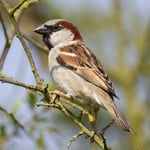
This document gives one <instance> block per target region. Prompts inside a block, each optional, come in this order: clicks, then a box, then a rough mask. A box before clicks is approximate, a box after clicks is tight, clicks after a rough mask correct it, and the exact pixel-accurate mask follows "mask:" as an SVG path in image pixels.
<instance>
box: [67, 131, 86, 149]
mask: <svg viewBox="0 0 150 150" xmlns="http://www.w3.org/2000/svg"><path fill="white" fill-rule="evenodd" d="M83 134H84V132H83V131H82V130H81V131H79V132H78V133H77V134H75V135H74V136H73V137H72V138H71V139H70V140H69V142H68V144H67V147H68V149H69V148H70V147H71V144H72V142H74V141H76V140H77V138H78V137H79V136H81V135H83Z"/></svg>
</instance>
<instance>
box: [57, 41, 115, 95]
mask: <svg viewBox="0 0 150 150" xmlns="http://www.w3.org/2000/svg"><path fill="white" fill-rule="evenodd" d="M60 51H61V52H62V53H61V52H60V54H59V56H58V57H57V58H56V59H57V61H58V63H59V64H60V65H62V66H64V67H67V68H68V69H71V70H72V71H74V72H75V73H76V74H78V75H79V76H81V77H82V78H83V79H85V80H87V81H88V82H90V83H92V84H94V85H96V86H98V87H99V88H101V89H103V90H104V91H106V92H107V93H109V94H110V96H111V97H113V96H115V97H117V98H118V96H117V95H116V94H115V89H114V87H113V85H112V82H111V80H110V78H109V77H108V75H107V73H106V72H105V71H104V70H103V68H102V65H101V63H100V61H98V59H97V58H96V57H95V55H94V54H92V52H91V51H90V50H89V49H88V48H87V47H85V45H84V44H83V43H82V44H81V43H80V44H73V45H70V46H66V47H64V48H61V50H60ZM63 52H66V53H68V54H69V53H74V54H75V55H65V53H63Z"/></svg>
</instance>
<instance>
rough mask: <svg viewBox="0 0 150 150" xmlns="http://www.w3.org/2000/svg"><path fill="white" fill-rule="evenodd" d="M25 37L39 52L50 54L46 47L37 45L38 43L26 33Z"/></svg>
mask: <svg viewBox="0 0 150 150" xmlns="http://www.w3.org/2000/svg"><path fill="white" fill-rule="evenodd" d="M22 35H23V37H24V38H25V39H26V40H28V41H29V42H30V43H32V44H33V45H34V46H36V47H37V48H38V49H39V50H41V51H42V52H44V53H45V54H48V51H49V50H48V48H47V47H45V46H41V44H39V43H37V41H35V40H33V39H32V38H30V37H29V36H27V35H25V34H24V33H22Z"/></svg>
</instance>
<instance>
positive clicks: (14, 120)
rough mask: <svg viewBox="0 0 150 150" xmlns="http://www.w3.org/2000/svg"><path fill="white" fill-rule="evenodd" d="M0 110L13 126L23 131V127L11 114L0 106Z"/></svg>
mask: <svg viewBox="0 0 150 150" xmlns="http://www.w3.org/2000/svg"><path fill="white" fill-rule="evenodd" d="M0 110H1V111H3V112H4V113H5V114H6V115H7V116H9V117H10V118H11V120H12V122H13V123H14V124H15V125H17V126H18V127H19V128H21V129H23V130H24V131H25V128H24V126H23V125H22V124H21V123H20V122H19V121H18V120H17V119H16V118H15V116H14V115H13V114H12V113H10V112H8V111H7V110H5V109H4V108H3V107H2V106H0Z"/></svg>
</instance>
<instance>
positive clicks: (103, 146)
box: [37, 101, 110, 150]
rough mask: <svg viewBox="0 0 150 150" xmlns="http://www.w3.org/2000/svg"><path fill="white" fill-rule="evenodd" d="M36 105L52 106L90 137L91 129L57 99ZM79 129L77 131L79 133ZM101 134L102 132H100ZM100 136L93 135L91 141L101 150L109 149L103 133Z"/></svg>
mask: <svg viewBox="0 0 150 150" xmlns="http://www.w3.org/2000/svg"><path fill="white" fill-rule="evenodd" d="M37 106H44V107H53V108H56V109H59V110H60V111H61V112H62V113H63V114H64V115H65V116H67V117H68V118H69V119H71V120H72V121H73V122H74V123H75V124H76V125H77V126H78V127H80V129H81V131H82V133H84V134H86V135H87V136H88V137H91V131H90V130H89V129H88V128H87V127H86V126H85V125H84V124H83V123H82V122H81V121H80V120H79V119H78V118H77V117H76V116H75V115H74V114H73V113H72V112H71V111H69V110H68V109H67V108H66V107H65V106H64V105H63V104H62V103H61V102H60V101H57V102H56V101H55V103H38V104H37ZM81 131H80V132H79V133H81ZM77 135H78V136H79V135H81V134H77ZM101 135H103V134H102V133H101ZM78 136H76V137H78ZM101 137H103V138H102V139H101V138H100V137H99V136H98V135H94V138H93V141H94V142H95V143H97V144H98V146H99V147H100V148H101V149H102V150H110V148H109V146H108V145H107V144H106V140H105V138H104V135H103V136H101ZM104 140H105V141H104Z"/></svg>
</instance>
